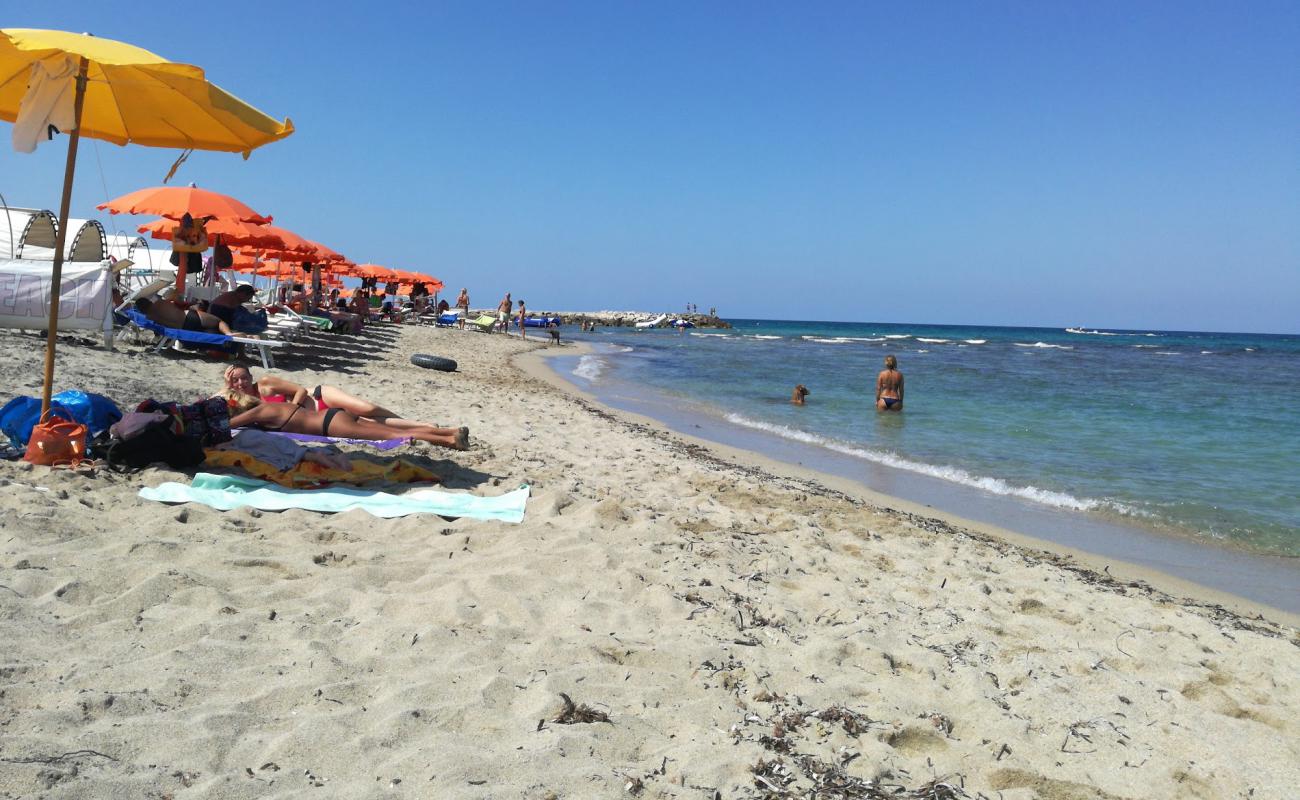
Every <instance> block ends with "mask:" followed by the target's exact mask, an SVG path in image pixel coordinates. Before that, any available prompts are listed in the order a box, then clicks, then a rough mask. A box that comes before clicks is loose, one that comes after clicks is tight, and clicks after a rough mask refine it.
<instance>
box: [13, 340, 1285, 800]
mask: <svg viewBox="0 0 1300 800" xmlns="http://www.w3.org/2000/svg"><path fill="white" fill-rule="evenodd" d="M316 341H317V342H318V344H316V345H314V346H311V347H307V348H299V350H300V352H302V353H303V354H302V355H300V356H296V357H293V358H292V359H289V358H286V359H285V362H286V366H285V368H284V369H282V370H280V372H281V373H282V374H285V375H287V376H288V377H290V378H292V379H294V380H297V381H298V382H299V383H302V384H305V385H308V386H312V385H314V384H316V383H320V382H325V383H331V384H335V385H339V386H342V387H343V388H345V389H348V390H351V391H353V392H354V393H355V394H359V395H361V396H363V397H367V398H370V399H373V400H375V401H377V402H379V403H381V404H383V405H386V406H389V407H390V408H394V409H395V410H398V411H399V412H403V413H405V414H406V415H408V416H410V417H413V418H417V419H426V420H430V421H436V422H442V423H454V424H457V425H460V424H465V425H469V426H470V428H471V431H472V438H473V442H474V443H473V447H472V448H471V450H470V451H469V452H467V453H454V452H451V451H446V450H437V449H435V448H430V447H426V446H423V445H419V446H416V447H412V448H409V449H408V450H407V452H411V453H415V454H416V455H417V457H418V458H420V459H421V460H423V461H424V462H426V463H428V464H431V465H433V466H434V467H435V468H436V469H437V470H438V471H440V472H441V473H442V474H443V475H445V476H446V479H447V480H446V484H447V486H448V487H449V488H450V489H453V490H457V491H461V490H467V491H472V492H475V493H479V494H500V493H504V492H505V491H508V490H510V489H513V488H515V487H516V486H518V485H519V484H521V483H525V482H526V483H529V484H531V486H532V487H533V492H534V494H533V499H532V500H531V501H530V503H529V506H528V512H527V516H526V519H525V521H524V523H523V524H521V525H508V524H504V523H485V522H474V521H467V520H450V521H449V520H443V519H441V518H428V517H408V518H404V519H398V520H389V521H381V520H377V519H375V518H373V517H370V516H369V515H366V514H365V513H363V512H350V513H347V514H341V515H336V516H324V515H319V514H314V513H310V512H300V511H289V512H284V513H258V512H252V511H248V510H240V511H233V512H226V513H222V512H218V511H214V510H211V509H208V508H205V507H200V506H183V507H175V506H165V505H161V504H155V503H150V502H146V501H144V500H141V499H139V498H137V497H136V491H137V490H138V488H139V487H140V486H141V485H156V484H159V483H161V482H163V481H167V480H185V476H184V475H181V474H179V473H176V472H172V471H168V470H160V469H153V470H147V471H144V472H141V473H138V474H134V475H127V476H122V475H114V474H108V473H105V472H99V473H98V474H95V475H88V474H78V473H74V472H69V471H50V470H48V469H45V468H42V467H31V466H30V465H27V464H25V463H23V462H4V463H0V484H3V485H0V527H2V530H0V797H14V798H16V797H23V798H27V797H50V798H88V797H94V798H118V797H120V798H128V797H129V798H139V797H148V798H177V799H179V798H191V797H212V798H253V797H258V798H261V797H347V798H370V797H376V798H377V797H413V798H414V797H420V798H423V797H483V798H487V797H523V798H546V797H578V798H580V797H622V796H632V795H634V794H635V795H637V796H640V797H681V798H712V797H722V798H735V797H783V796H790V797H797V796H804V797H809V796H812V792H813V790H814V787H818V786H820V787H822V793H821V794H819V795H817V796H820V797H840V796H843V797H875V796H885V794H884V792H886V791H888V792H892V791H893V790H894V788H895V787H898V786H902V787H906V788H907V789H909V790H914V789H919V788H924V787H926V786H927V785H928V784H930V783H931V782H932V781H936V780H938V781H941V782H947V783H948V784H951V786H952V787H955V790H956V791H957V792H964V794H959V793H953V794H943V793H935V794H933V795H932V794H925V795H924V796H926V797H929V796H937V797H950V796H959V797H960V796H969V797H972V798H974V797H980V796H981V795H982V796H984V797H989V798H994V797H1002V798H1006V800H1013V798H1021V799H1023V798H1098V797H1101V798H1116V797H1122V798H1151V797H1169V798H1175V797H1177V798H1189V797H1190V798H1220V797H1243V798H1244V797H1253V798H1280V797H1288V796H1294V793H1295V787H1296V785H1297V782H1300V766H1298V765H1300V650H1298V649H1297V647H1298V645H1300V635H1298V634H1297V631H1296V630H1295V629H1294V628H1292V627H1289V626H1288V624H1287V623H1291V622H1294V620H1290V619H1283V618H1280V617H1279V615H1277V614H1274V613H1272V612H1269V613H1267V614H1266V615H1265V617H1266V618H1256V617H1254V615H1252V614H1246V615H1240V616H1239V615H1237V614H1235V613H1233V612H1230V611H1227V610H1225V609H1223V608H1222V607H1220V606H1219V605H1216V604H1215V602H1216V601H1217V598H1214V597H1213V596H1211V595H1210V594H1209V593H1198V592H1197V590H1196V589H1195V587H1173V588H1175V589H1177V591H1178V593H1179V594H1184V593H1190V594H1192V596H1193V597H1195V598H1197V599H1175V597H1174V596H1171V595H1170V594H1166V593H1164V592H1162V591H1160V590H1157V589H1153V588H1150V587H1149V586H1148V585H1147V582H1146V581H1144V582H1134V581H1132V580H1131V579H1132V578H1133V577H1134V576H1135V573H1134V571H1132V570H1126V569H1125V568H1123V567H1122V566H1119V565H1114V566H1112V569H1111V572H1110V574H1106V573H1100V572H1095V571H1093V570H1091V569H1089V568H1088V567H1087V566H1086V565H1084V564H1083V563H1082V562H1080V561H1077V560H1075V559H1072V558H1070V557H1068V556H1066V555H1062V554H1061V553H1060V552H1059V550H1058V551H1056V552H1047V551H1044V550H1041V549H1037V548H1036V547H1034V546H1033V545H1032V542H1031V541H1029V540H1025V539H1023V538H1021V539H1016V540H1012V539H1008V538H1006V537H1003V536H999V535H997V534H996V532H992V531H988V530H983V529H978V528H975V527H970V526H962V525H960V524H957V523H955V522H954V521H952V520H948V519H944V520H941V519H936V518H933V517H932V516H925V515H923V514H921V513H917V512H918V510H917V509H915V508H911V507H908V506H906V504H903V503H894V502H891V501H890V500H889V499H888V498H882V497H879V496H873V495H869V494H867V493H866V492H865V491H860V492H854V491H848V490H849V489H851V487H846V486H843V485H839V484H836V483H834V482H833V481H831V480H829V479H827V480H823V479H821V478H819V477H818V476H815V475H812V474H810V473H801V472H798V471H794V470H792V469H787V470H775V469H773V468H771V465H767V464H765V463H763V462H762V461H761V460H759V459H757V458H756V457H749V456H746V455H745V454H743V453H736V452H729V451H724V450H722V449H720V448H713V447H704V446H702V445H700V444H699V443H696V442H691V441H687V440H685V439H683V438H682V437H680V436H677V435H675V434H670V433H666V432H665V431H664V430H663V429H661V428H659V427H657V426H653V425H650V424H647V423H646V422H644V421H642V420H637V419H634V418H631V417H629V416H628V415H623V414H617V415H616V414H611V413H609V412H607V411H605V410H603V409H601V408H599V407H597V406H595V405H594V404H592V403H591V402H590V401H589V400H586V399H584V398H582V397H581V396H578V395H577V394H576V393H575V392H572V391H569V390H565V389H563V388H560V387H558V386H557V385H556V382H554V381H549V380H545V379H543V378H542V377H540V375H541V374H542V372H544V367H540V366H539V365H538V364H537V363H532V364H531V365H525V366H526V369H520V368H518V367H517V366H515V365H513V364H512V363H511V361H510V359H511V357H512V356H515V355H517V354H520V353H523V352H524V351H526V350H528V349H530V348H532V347H535V346H537V345H536V344H534V343H531V342H530V343H529V344H524V343H522V342H520V341H519V340H518V339H516V338H507V337H504V336H487V335H483V334H478V333H469V332H461V331H455V330H430V329H415V328H404V329H400V330H399V329H397V328H393V327H383V328H380V329H378V330H376V331H374V332H372V333H370V334H367V335H366V336H364V337H338V338H329V337H324V338H319V339H317V340H316ZM41 345H42V340H38V339H36V338H35V337H32V336H22V335H18V334H14V333H0V375H2V376H3V378H4V380H5V385H6V387H7V388H8V389H9V392H10V393H13V394H37V393H38V391H37V381H38V377H37V376H38V373H39V364H40V355H39V354H40V351H41ZM413 352H427V353H434V354H438V355H444V356H449V357H452V358H455V359H456V360H457V361H459V362H460V371H459V372H456V373H442V372H436V371H429V370H424V369H420V368H418V367H415V366H412V365H410V364H409V363H408V361H407V357H408V356H409V355H410V354H411V353H413ZM569 352H572V351H571V350H570V351H569ZM530 359H532V356H527V357H525V360H530ZM305 364H312V365H315V366H316V367H319V368H306V367H305V366H303V365H305ZM222 368H223V367H222V365H219V364H216V363H213V362H211V361H208V360H205V359H203V358H202V357H181V356H172V355H168V356H160V355H155V354H152V353H146V352H144V351H143V350H142V349H141V348H138V347H125V348H123V349H121V350H120V351H119V352H115V353H106V352H105V351H103V350H102V349H98V348H94V347H90V346H86V345H80V346H79V345H77V344H76V343H74V342H73V341H71V340H68V339H65V341H64V342H63V346H62V347H61V348H60V350H59V361H58V369H59V373H58V374H59V376H60V380H59V388H67V387H70V386H76V387H77V388H82V389H85V390H87V391H96V392H101V393H104V394H107V395H109V396H110V397H113V398H114V399H116V400H117V401H118V402H119V403H120V404H122V405H124V406H125V405H128V404H133V403H134V402H136V401H138V400H140V399H143V398H144V397H146V396H153V397H156V398H158V399H176V400H182V401H189V400H193V399H195V398H196V397H198V396H199V395H200V394H206V393H210V392H211V391H213V390H214V389H215V388H216V387H217V386H218V385H219V382H220V374H221V371H222ZM255 374H260V370H256V371H255ZM74 375H75V376H79V377H78V378H77V379H75V380H73V379H72V377H71V376H74ZM778 473H779V474H778ZM922 511H924V509H922ZM926 513H931V512H928V511H927V512H926ZM1112 576H1118V577H1112ZM1150 577H1151V580H1150V583H1156V584H1159V585H1161V586H1168V585H1169V584H1167V583H1160V581H1159V580H1158V579H1156V578H1155V577H1154V576H1150ZM1237 607H1238V608H1239V609H1240V605H1238V606H1237ZM562 693H563V694H564V695H567V696H568V697H570V698H572V700H573V702H575V703H577V704H579V705H585V706H589V707H590V708H592V709H595V710H596V711H598V712H601V713H602V714H606V715H608V718H609V722H600V721H596V722H587V723H581V722H580V723H577V724H562V723H560V722H557V721H556V718H557V716H558V715H560V714H561V712H562V710H563V708H564V701H563V700H562V699H561V694H562ZM869 782H873V783H874V785H875V786H876V788H875V789H872V788H870V787H871V786H872V785H873V783H869ZM834 784H838V785H841V786H846V787H850V789H851V790H852V791H846V792H845V793H844V794H833V793H829V792H828V791H826V789H825V787H826V786H828V785H834ZM853 791H856V792H857V793H856V794H855V793H853ZM875 791H880V792H881V794H879V795H877V794H873V793H872V792H875ZM937 791H938V792H942V791H943V789H942V788H940V789H939V790H937ZM890 796H892V795H890ZM906 796H912V795H906ZM916 796H922V795H916Z"/></svg>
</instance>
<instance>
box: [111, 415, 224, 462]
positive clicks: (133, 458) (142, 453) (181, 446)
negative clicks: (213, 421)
mask: <svg viewBox="0 0 1300 800" xmlns="http://www.w3.org/2000/svg"><path fill="white" fill-rule="evenodd" d="M101 447H102V448H103V457H104V460H105V461H107V462H108V465H109V466H110V467H111V468H113V469H115V470H118V471H120V472H126V471H129V470H137V469H143V468H145V467H147V466H149V465H150V464H154V463H156V462H159V461H162V462H165V463H166V464H167V466H169V467H171V468H172V469H185V468H187V467H193V466H195V465H197V464H201V463H203V459H204V455H203V444H202V443H201V442H200V441H199V440H198V439H197V438H194V437H192V436H183V435H181V434H178V433H176V432H175V431H174V430H172V423H171V421H170V420H161V421H159V422H155V423H153V424H152V425H149V426H148V427H146V428H144V429H143V430H142V431H140V432H139V433H138V434H136V435H135V436H132V437H131V438H130V439H109V440H108V441H107V442H104V443H102V444H101Z"/></svg>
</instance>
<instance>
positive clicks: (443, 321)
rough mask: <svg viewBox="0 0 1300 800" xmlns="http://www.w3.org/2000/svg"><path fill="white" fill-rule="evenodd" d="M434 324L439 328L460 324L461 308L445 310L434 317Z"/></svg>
mask: <svg viewBox="0 0 1300 800" xmlns="http://www.w3.org/2000/svg"><path fill="white" fill-rule="evenodd" d="M433 324H434V325H435V326H437V327H439V328H452V327H455V326H456V325H459V324H460V310H459V309H452V310H450V311H444V312H442V313H441V314H439V315H438V316H437V317H435V318H434V321H433Z"/></svg>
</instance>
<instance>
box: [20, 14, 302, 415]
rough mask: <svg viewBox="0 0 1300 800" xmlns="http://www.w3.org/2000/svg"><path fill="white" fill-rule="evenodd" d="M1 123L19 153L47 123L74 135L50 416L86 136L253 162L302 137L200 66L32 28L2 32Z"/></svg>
mask: <svg viewBox="0 0 1300 800" xmlns="http://www.w3.org/2000/svg"><path fill="white" fill-rule="evenodd" d="M69 89H71V90H72V98H71V99H72V107H71V108H68V107H67V91H68V90H69ZM0 119H5V120H8V121H9V122H13V123H15V129H14V146H15V148H16V149H19V150H26V151H28V152H30V150H31V149H32V148H33V147H34V146H35V141H36V137H35V136H33V132H34V131H35V132H40V133H43V132H44V131H45V130H46V125H45V123H46V122H51V123H55V124H56V125H57V127H58V128H60V129H61V130H63V131H64V132H70V136H69V137H68V159H67V162H66V165H65V167H64V174H63V198H62V201H61V203H60V206H59V229H58V242H57V245H56V248H55V251H54V269H53V271H52V275H51V281H50V297H51V301H50V323H49V338H48V340H47V341H46V346H45V388H44V394H43V396H42V413H43V412H44V411H45V410H46V409H48V408H49V405H50V392H51V390H52V386H53V382H54V346H55V341H56V334H57V332H58V324H59V317H58V308H59V302H58V294H59V286H60V285H61V278H62V274H63V247H64V242H65V237H66V233H67V228H68V226H67V221H68V206H69V205H70V204H71V201H72V180H73V175H74V174H75V172H76V164H77V143H78V141H79V140H80V137H81V136H83V135H85V136H90V137H92V138H95V139H103V140H105V141H109V142H113V143H114V144H119V145H125V144H128V143H130V144H140V145H146V146H149V147H175V148H185V149H193V150H219V151H225V152H232V153H243V154H244V158H248V154H249V153H250V152H252V151H253V150H254V149H256V148H258V147H261V146H262V145H264V144H269V143H270V142H274V141H276V140H278V139H283V138H284V137H286V136H288V135H289V134H291V133H293V123H292V122H290V121H289V120H287V119H286V120H285V121H284V122H280V121H278V120H276V119H273V118H272V117H269V116H267V115H266V114H263V113H262V112H261V111H258V110H257V109H256V108H253V107H252V106H250V105H248V104H247V103H245V102H244V101H242V100H240V99H239V98H237V97H235V96H234V95H231V94H229V93H227V92H226V91H225V90H223V89H221V88H220V87H218V86H216V85H214V84H212V83H209V82H208V80H207V77H206V76H205V75H204V73H203V70H202V69H200V68H198V67H195V66H191V65H189V64H177V63H173V62H171V61H167V60H166V59H164V58H161V57H159V56H157V55H154V54H153V53H151V52H149V51H148V50H142V49H141V48H139V47H135V46H134V45H129V44H124V43H122V42H116V41H113V40H111V39H98V38H95V37H94V36H90V35H88V34H78V33H68V32H65V31H47V30H31V29H24V28H5V29H0ZM69 123H70V125H69Z"/></svg>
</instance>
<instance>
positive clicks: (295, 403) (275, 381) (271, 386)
mask: <svg viewBox="0 0 1300 800" xmlns="http://www.w3.org/2000/svg"><path fill="white" fill-rule="evenodd" d="M225 378H226V391H225V393H224V394H225V397H226V403H227V404H228V405H229V406H230V415H231V426H232V427H240V426H239V425H238V424H237V423H236V422H235V419H237V418H240V417H242V416H243V415H244V413H246V412H249V411H253V410H256V409H258V408H260V407H263V406H267V407H270V408H272V409H276V408H277V407H278V408H280V409H283V408H289V409H294V408H300V409H302V410H303V411H309V412H311V416H310V417H309V418H311V419H316V420H319V422H318V423H317V427H321V426H322V425H323V426H324V427H328V428H329V430H331V431H337V430H341V428H339V426H340V425H343V424H345V423H344V422H343V417H344V416H347V417H349V418H351V419H353V420H356V421H357V422H358V423H359V424H363V427H364V428H365V430H366V431H367V433H363V434H362V433H337V432H334V433H328V434H324V435H326V436H339V437H344V438H350V439H375V440H385V439H401V438H405V437H408V436H409V437H411V438H414V439H420V440H422V441H426V442H432V443H433V444H440V445H442V446H443V447H450V448H453V449H455V450H465V449H467V448H468V447H469V428H440V427H438V426H437V425H431V424H429V423H427V422H417V421H416V420H410V419H402V418H401V417H398V416H396V415H395V414H393V412H391V411H389V410H388V409H386V408H383V407H381V406H377V405H375V404H374V403H371V402H369V401H366V400H362V399H361V398H359V397H353V396H352V395H350V394H348V393H347V392H345V391H343V390H341V389H337V388H335V387H333V386H317V387H316V388H315V389H313V390H311V391H308V390H307V389H306V388H305V387H303V386H299V385H298V384H296V383H294V382H293V381H287V380H285V379H283V378H277V377H275V376H274V375H263V376H262V377H261V378H260V379H259V380H257V381H256V382H254V381H253V376H252V373H250V372H249V371H248V367H245V366H241V365H232V366H230V367H227V368H226V373H225ZM334 412H345V414H342V415H341V414H336V413H334ZM281 413H283V412H281ZM250 419H252V421H251V422H249V425H250V426H253V427H261V428H267V427H268V426H267V424H265V420H271V421H272V422H271V423H270V424H271V425H274V424H275V423H274V420H275V419H277V417H276V416H275V414H273V413H271V412H267V413H266V414H264V415H262V416H260V417H256V418H250ZM285 419H286V420H288V419H289V417H285ZM291 425H292V427H288V428H284V430H287V431H290V432H291V433H313V434H315V433H318V431H315V430H298V429H297V428H298V427H299V426H300V423H298V422H293V423H291ZM308 427H310V426H308ZM268 429H271V430H280V428H278V427H275V428H268Z"/></svg>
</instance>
